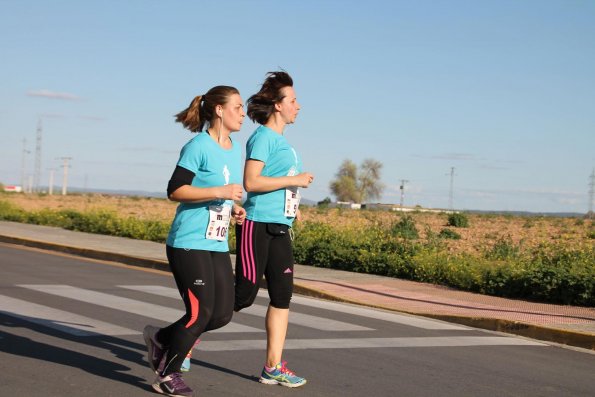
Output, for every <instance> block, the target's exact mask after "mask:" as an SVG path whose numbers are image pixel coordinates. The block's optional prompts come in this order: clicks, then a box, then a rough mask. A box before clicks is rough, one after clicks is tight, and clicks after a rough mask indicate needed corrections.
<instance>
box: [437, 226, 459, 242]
mask: <svg viewBox="0 0 595 397" xmlns="http://www.w3.org/2000/svg"><path fill="white" fill-rule="evenodd" d="M438 237H440V238H443V239H450V240H460V239H461V235H460V234H459V233H457V232H455V231H454V230H451V229H446V228H445V229H442V230H440V233H438Z"/></svg>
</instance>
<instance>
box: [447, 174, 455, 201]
mask: <svg viewBox="0 0 595 397" xmlns="http://www.w3.org/2000/svg"><path fill="white" fill-rule="evenodd" d="M447 175H448V174H447ZM454 183H455V167H450V190H449V192H448V209H450V210H452V209H454V207H453V201H454Z"/></svg>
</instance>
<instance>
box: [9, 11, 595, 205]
mask: <svg viewBox="0 0 595 397" xmlns="http://www.w3.org/2000/svg"><path fill="white" fill-rule="evenodd" d="M0 6H1V9H2V13H1V14H0V54H1V59H2V61H1V62H0V76H1V81H2V83H1V84H0V182H2V183H5V184H20V180H21V170H22V167H21V161H22V157H23V139H26V140H27V149H28V150H29V151H31V153H30V154H27V155H26V156H25V158H26V173H27V174H32V173H33V169H34V157H35V156H34V155H35V131H36V126H37V122H38V119H40V118H41V120H42V125H43V143H42V167H41V168H42V174H41V179H40V180H41V183H42V184H43V185H47V183H48V178H49V174H50V171H49V169H51V168H54V169H56V171H55V184H56V185H57V188H58V189H59V186H60V185H61V179H62V177H61V175H62V169H61V168H60V165H61V162H60V161H59V160H56V159H57V158H59V157H72V160H71V161H70V164H71V168H70V169H69V180H68V185H69V186H77V187H84V186H86V187H88V188H99V189H126V190H140V191H148V192H162V191H164V190H165V188H166V186H167V181H168V179H169V177H170V175H171V172H172V170H173V168H174V166H175V163H176V161H177V158H178V154H179V150H180V148H181V147H182V146H183V144H184V143H185V142H186V141H187V140H188V139H190V138H191V137H192V134H191V133H189V132H187V131H186V130H184V129H183V128H182V127H181V126H180V125H179V124H176V123H174V122H173V117H172V116H173V114H175V113H177V112H178V111H180V110H182V109H184V108H185V107H186V106H187V105H188V103H189V102H190V100H191V99H192V98H193V97H194V96H195V95H198V94H202V93H204V92H205V91H206V90H207V89H208V88H210V87H212V86H214V85H218V84H226V85H233V86H236V87H237V88H238V89H239V90H240V92H241V93H242V97H243V99H244V100H246V99H247V98H248V97H249V96H250V95H252V94H253V93H254V92H256V91H257V90H258V88H259V85H260V84H261V82H262V80H263V78H264V75H265V73H266V72H268V71H272V70H277V69H279V68H283V69H285V70H287V71H288V72H289V73H290V74H291V75H292V76H293V77H294V82H295V89H296V92H297V96H298V100H299V101H300V103H301V104H302V111H301V113H300V115H299V117H298V120H297V122H296V123H295V124H294V125H292V126H289V127H288V128H287V129H286V132H285V133H286V136H287V138H288V140H289V141H290V143H292V144H293V145H294V146H295V148H296V150H297V151H298V152H300V154H301V156H302V159H303V162H304V165H305V169H306V170H308V171H310V172H312V173H313V174H314V175H315V176H316V179H315V182H314V184H313V185H312V186H311V187H310V188H309V189H308V190H307V191H304V194H303V195H304V197H306V198H308V199H311V200H321V199H323V198H325V197H326V196H331V194H330V191H329V188H328V186H329V182H330V181H331V179H332V178H333V177H334V175H335V173H336V172H337V169H338V167H339V165H340V164H341V162H342V161H343V160H345V159H351V160H352V161H354V162H355V163H357V164H360V163H361V162H362V161H363V160H364V159H366V158H373V159H376V160H378V161H380V162H381V163H382V164H383V170H382V181H383V183H384V184H385V185H386V188H385V190H384V194H383V197H382V198H381V199H380V200H379V201H381V202H385V203H399V201H400V190H399V185H400V180H402V179H405V180H407V181H408V182H406V184H405V197H404V200H405V205H410V206H412V205H421V206H424V207H434V208H446V207H448V205H449V192H450V180H451V179H450V171H451V167H454V169H455V174H454V179H453V181H454V183H453V204H454V207H455V208H458V209H482V210H524V211H536V212H567V211H568V212H586V211H587V209H588V198H589V196H588V190H589V185H588V184H589V181H590V179H589V175H590V174H591V172H592V170H593V168H594V167H595V23H593V21H594V20H595V2H593V1H587V0H584V1H574V0H560V1H547V0H541V1H537V0H535V1H531V0H523V1H517V0H514V1H504V0H499V1H495V0H494V1H446V0H444V1H439V0H436V1H423V0H422V1H396V0H393V1H379V0H368V1H349V0H343V1H339V0H337V1H334V0H320V1H315V0H302V1H268V0H266V1H265V0H255V1H249V0H230V1H181V0H179V1H177V0H171V1H163V0H161V1H155V0H142V1H141V0H129V1H112V0H103V1H96V2H90V1H86V2H81V1H59V0H57V1H30V0H21V1H0ZM254 128H255V126H254V124H252V123H251V122H247V123H244V127H243V128H242V131H240V132H238V133H236V134H235V135H234V138H235V140H236V142H238V143H240V144H241V145H242V147H243V146H244V144H245V142H246V140H247V138H248V136H249V135H250V133H251V132H252V131H253V129H254Z"/></svg>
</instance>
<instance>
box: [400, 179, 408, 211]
mask: <svg viewBox="0 0 595 397" xmlns="http://www.w3.org/2000/svg"><path fill="white" fill-rule="evenodd" d="M407 182H409V181H408V180H407V179H401V185H399V189H401V208H403V203H404V202H405V183H407Z"/></svg>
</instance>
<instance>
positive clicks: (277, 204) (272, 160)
mask: <svg viewBox="0 0 595 397" xmlns="http://www.w3.org/2000/svg"><path fill="white" fill-rule="evenodd" d="M246 159H247V160H259V161H262V162H263V163H264V168H263V169H262V172H261V175H263V176H269V177H279V176H288V175H297V174H299V173H301V172H302V160H301V159H300V157H299V156H298V154H297V153H296V151H295V150H294V149H293V148H292V147H291V146H290V145H289V143H288V142H287V139H285V137H284V136H283V135H281V134H278V133H276V132H275V131H273V130H271V129H270V128H268V127H265V126H262V125H261V126H260V127H258V128H257V129H256V131H254V133H253V134H252V135H250V138H248V142H246ZM244 208H245V209H246V218H248V219H250V220H252V221H256V222H267V223H282V224H285V225H288V226H291V225H292V224H293V220H294V217H289V216H285V188H283V189H278V190H274V191H272V192H263V193H257V192H248V199H247V200H246V202H245V203H244Z"/></svg>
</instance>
